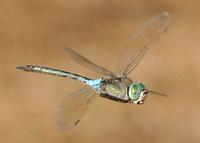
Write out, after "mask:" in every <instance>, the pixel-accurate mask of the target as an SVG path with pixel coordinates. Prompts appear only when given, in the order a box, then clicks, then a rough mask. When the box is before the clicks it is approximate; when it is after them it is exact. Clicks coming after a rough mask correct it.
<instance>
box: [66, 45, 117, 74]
mask: <svg viewBox="0 0 200 143" xmlns="http://www.w3.org/2000/svg"><path fill="white" fill-rule="evenodd" d="M66 52H67V53H68V54H69V55H70V57H71V58H72V59H73V60H75V61H76V62H77V63H79V64H80V65H82V66H84V67H86V68H88V69H90V70H92V71H95V72H97V73H100V74H102V75H108V76H111V77H117V75H116V74H115V73H113V72H111V71H109V70H108V69H106V68H104V67H101V66H99V65H96V64H94V63H93V62H91V61H89V60H88V59H86V58H85V57H83V56H82V55H80V54H79V53H77V52H75V51H73V50H72V49H70V48H66Z"/></svg>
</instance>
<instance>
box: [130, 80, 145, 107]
mask: <svg viewBox="0 0 200 143" xmlns="http://www.w3.org/2000/svg"><path fill="white" fill-rule="evenodd" d="M147 94H148V91H147V90H146V88H145V86H144V85H143V84H142V83H140V82H135V83H133V84H131V86H130V87H129V89H128V96H129V98H130V99H131V102H134V103H135V104H139V105H140V104H143V103H144V100H145V99H146V97H147Z"/></svg>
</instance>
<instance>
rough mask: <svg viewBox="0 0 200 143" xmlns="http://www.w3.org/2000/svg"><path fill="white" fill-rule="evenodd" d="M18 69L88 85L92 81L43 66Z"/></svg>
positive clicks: (28, 66)
mask: <svg viewBox="0 0 200 143" xmlns="http://www.w3.org/2000/svg"><path fill="white" fill-rule="evenodd" d="M17 69H19V70H23V71H27V72H35V73H43V74H49V75H54V76H60V77H65V78H69V79H74V80H78V81H81V82H83V83H87V81H89V80H90V79H89V78H86V77H84V76H81V75H78V74H75V73H71V72H66V71H63V70H58V69H52V68H47V67H41V66H33V65H26V66H19V67H17Z"/></svg>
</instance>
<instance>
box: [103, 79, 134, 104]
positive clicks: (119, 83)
mask: <svg viewBox="0 0 200 143" xmlns="http://www.w3.org/2000/svg"><path fill="white" fill-rule="evenodd" d="M131 84H132V80H131V79H129V78H122V79H120V80H118V79H114V80H112V79H111V80H108V83H107V84H104V85H102V86H101V94H100V96H102V97H105V98H109V99H111V100H116V101H120V102H128V101H129V99H130V98H129V96H128V87H129V86H130V85H131Z"/></svg>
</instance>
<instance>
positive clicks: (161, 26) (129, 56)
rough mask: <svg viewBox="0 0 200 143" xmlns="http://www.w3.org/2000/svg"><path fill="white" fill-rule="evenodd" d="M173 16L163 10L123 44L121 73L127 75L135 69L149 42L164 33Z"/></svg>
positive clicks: (119, 70)
mask: <svg viewBox="0 0 200 143" xmlns="http://www.w3.org/2000/svg"><path fill="white" fill-rule="evenodd" d="M170 21H171V17H170V15H169V14H168V13H167V12H161V13H160V14H158V15H156V16H154V17H153V18H151V19H150V20H148V21H147V22H146V23H145V24H144V25H143V26H142V27H141V28H140V29H139V30H138V32H137V33H136V34H134V35H133V36H132V37H131V38H130V40H129V41H128V42H127V44H125V45H124V46H123V48H124V50H125V53H124V55H123V57H122V60H121V62H120V65H119V69H118V72H119V75H121V76H126V75H128V74H129V73H130V72H132V71H133V70H134V68H135V67H136V66H137V65H138V63H139V62H140V60H141V59H142V57H143V56H144V54H145V53H146V51H147V50H148V48H149V44H150V43H151V42H153V41H154V40H155V39H157V38H158V37H159V36H160V35H161V34H162V33H164V32H165V31H166V30H167V29H168V27H169V25H170Z"/></svg>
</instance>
